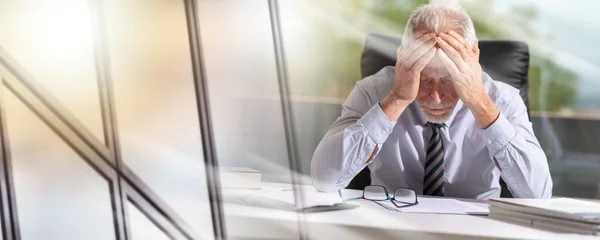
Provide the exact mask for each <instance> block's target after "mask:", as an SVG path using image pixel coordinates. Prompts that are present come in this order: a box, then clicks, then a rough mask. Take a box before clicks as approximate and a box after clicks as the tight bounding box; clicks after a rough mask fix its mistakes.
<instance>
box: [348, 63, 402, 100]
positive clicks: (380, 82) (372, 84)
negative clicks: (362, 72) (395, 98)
mask: <svg viewBox="0 0 600 240" xmlns="http://www.w3.org/2000/svg"><path fill="white" fill-rule="evenodd" d="M395 78H396V71H395V68H394V67H393V66H387V67H384V68H382V69H381V70H379V72H377V73H375V74H373V75H371V76H368V77H365V78H363V79H362V80H360V81H358V82H356V87H359V88H361V89H362V90H363V91H366V92H368V93H369V94H374V95H377V96H387V94H389V92H390V91H391V89H392V86H393V85H394V79H395Z"/></svg>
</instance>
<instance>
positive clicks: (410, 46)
mask: <svg viewBox="0 0 600 240" xmlns="http://www.w3.org/2000/svg"><path fill="white" fill-rule="evenodd" d="M431 41H433V45H432V47H433V46H434V45H435V34H433V33H429V34H425V35H423V36H421V37H420V38H418V39H416V40H413V41H410V42H404V43H402V45H401V47H400V48H399V49H398V52H397V55H396V56H397V60H398V61H400V62H402V63H403V64H404V65H405V66H406V68H410V67H411V66H412V64H414V61H416V60H413V61H411V62H410V64H406V63H408V62H409V58H411V56H412V55H414V53H415V52H417V51H419V49H420V48H421V47H422V46H424V45H429V44H430V43H431ZM427 50H428V48H427V49H424V50H421V51H422V53H421V55H422V54H424V53H425V52H426V51H427Z"/></svg>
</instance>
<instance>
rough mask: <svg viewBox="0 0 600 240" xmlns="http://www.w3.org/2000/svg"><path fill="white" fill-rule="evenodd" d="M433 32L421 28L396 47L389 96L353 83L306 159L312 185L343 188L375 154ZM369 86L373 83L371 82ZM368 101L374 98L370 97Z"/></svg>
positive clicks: (406, 100) (426, 55)
mask: <svg viewBox="0 0 600 240" xmlns="http://www.w3.org/2000/svg"><path fill="white" fill-rule="evenodd" d="M435 44H436V40H435V34H432V33H429V34H428V33H426V32H424V31H421V32H419V33H417V34H416V35H415V39H414V40H412V41H406V42H405V43H403V45H402V46H401V47H400V48H399V49H398V60H397V61H396V68H395V75H394V78H395V81H394V86H393V87H392V89H391V91H390V93H389V95H388V96H387V97H386V98H385V99H384V100H383V101H381V103H378V102H377V101H379V98H378V96H372V97H370V96H369V95H368V94H367V91H366V90H365V89H364V88H363V87H362V85H366V84H369V83H372V82H369V79H365V80H363V82H364V84H361V83H359V84H357V85H356V86H355V88H354V90H352V93H350V96H349V97H348V100H347V101H346V103H345V104H344V105H343V109H342V116H341V117H340V118H338V119H337V120H336V121H335V123H334V124H333V126H332V127H331V128H330V129H329V131H328V132H327V135H325V137H324V138H323V140H321V142H320V143H319V146H317V149H316V150H315V153H314V155H313V158H312V162H311V176H312V179H313V185H314V186H315V187H316V188H317V189H318V190H320V191H334V190H336V189H340V188H344V187H346V186H348V184H349V183H350V181H351V180H352V178H354V176H356V174H358V173H359V172H360V171H361V170H362V169H363V168H365V166H366V165H367V164H368V163H370V161H371V160H372V159H374V158H375V156H376V155H377V153H378V152H379V150H380V149H381V145H383V143H384V142H385V140H386V139H387V137H388V136H389V134H390V133H391V132H392V128H393V127H394V125H395V123H396V121H397V119H398V118H399V117H400V115H401V114H402V112H404V110H405V109H406V107H408V105H409V104H410V103H412V102H413V101H414V99H415V98H416V96H417V93H418V90H419V81H420V75H421V71H422V70H423V68H425V66H426V65H427V64H428V63H429V62H430V61H431V59H432V58H433V57H434V56H435V53H436V50H435V48H434V46H435ZM371 87H372V86H371ZM371 99H376V100H374V101H372V100H371Z"/></svg>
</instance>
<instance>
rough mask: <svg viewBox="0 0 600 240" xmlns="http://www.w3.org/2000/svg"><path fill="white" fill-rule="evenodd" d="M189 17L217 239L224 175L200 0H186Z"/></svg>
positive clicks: (222, 227)
mask: <svg viewBox="0 0 600 240" xmlns="http://www.w3.org/2000/svg"><path fill="white" fill-rule="evenodd" d="M184 3H185V10H186V21H187V29H188V37H189V44H190V54H191V58H192V70H193V73H194V84H195V90H196V102H197V108H198V121H199V124H200V134H201V138H202V152H203V157H204V164H205V172H204V174H205V175H206V184H207V189H208V198H209V204H210V210H211V217H212V223H213V233H214V236H215V239H226V238H227V237H226V230H225V221H224V217H225V216H224V214H223V208H222V206H221V199H222V198H221V192H220V178H219V171H218V162H217V158H216V153H215V146H214V137H213V133H212V123H211V118H210V116H211V115H210V103H209V98H208V85H207V79H206V76H205V71H204V60H203V58H202V56H203V55H202V54H203V52H202V41H201V37H200V36H201V34H200V22H199V19H198V8H197V7H198V6H197V2H196V0H184Z"/></svg>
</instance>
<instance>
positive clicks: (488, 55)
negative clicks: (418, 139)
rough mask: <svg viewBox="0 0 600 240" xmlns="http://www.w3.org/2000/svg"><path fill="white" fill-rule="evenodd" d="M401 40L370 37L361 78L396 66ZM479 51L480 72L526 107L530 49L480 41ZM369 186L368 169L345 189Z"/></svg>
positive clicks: (505, 191)
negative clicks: (504, 85) (502, 84)
mask: <svg viewBox="0 0 600 240" xmlns="http://www.w3.org/2000/svg"><path fill="white" fill-rule="evenodd" d="M401 42H402V38H401V37H399V36H393V35H383V34H369V35H368V36H367V40H366V43H365V49H364V51H363V54H362V59H361V73H362V78H365V77H368V76H371V75H373V74H375V73H377V72H378V71H379V70H381V69H382V68H384V67H386V66H394V65H395V64H396V50H397V49H398V47H399V46H400V43H401ZM479 49H480V51H481V54H480V58H479V62H480V63H481V66H482V68H483V71H485V72H486V73H488V74H489V75H490V76H491V77H492V78H493V79H494V80H497V81H501V82H505V83H507V84H509V85H511V86H513V87H515V88H517V89H519V91H520V94H521V97H522V98H523V101H525V104H526V105H527V106H529V99H528V87H529V85H528V80H527V73H528V71H529V48H528V47H527V44H526V43H524V42H518V41H485V40H484V41H479ZM370 183H371V174H370V171H369V169H368V168H365V169H364V170H363V171H362V172H360V173H359V174H358V175H357V176H356V177H354V179H353V180H352V181H351V182H350V185H348V188H352V189H363V188H364V187H365V186H367V185H369V184H370ZM500 185H501V186H502V193H501V196H502V197H510V196H511V194H510V192H509V191H508V189H507V188H506V184H505V183H504V181H502V179H501V180H500Z"/></svg>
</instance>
